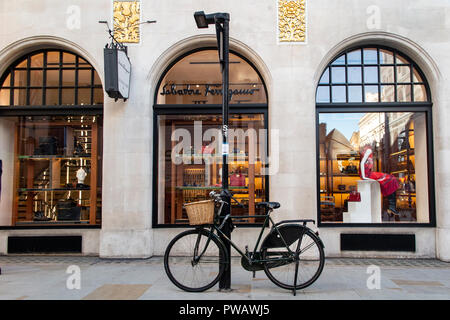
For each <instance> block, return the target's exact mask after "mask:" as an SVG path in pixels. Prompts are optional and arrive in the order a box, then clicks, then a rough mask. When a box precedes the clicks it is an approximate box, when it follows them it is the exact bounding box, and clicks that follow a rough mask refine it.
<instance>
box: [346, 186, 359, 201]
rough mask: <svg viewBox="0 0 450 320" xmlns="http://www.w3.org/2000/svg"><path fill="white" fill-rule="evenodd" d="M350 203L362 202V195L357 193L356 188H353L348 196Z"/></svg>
mask: <svg viewBox="0 0 450 320" xmlns="http://www.w3.org/2000/svg"><path fill="white" fill-rule="evenodd" d="M348 201H349V202H360V201H361V194H360V193H359V192H358V191H356V187H354V186H351V187H350V195H349V196H348Z"/></svg>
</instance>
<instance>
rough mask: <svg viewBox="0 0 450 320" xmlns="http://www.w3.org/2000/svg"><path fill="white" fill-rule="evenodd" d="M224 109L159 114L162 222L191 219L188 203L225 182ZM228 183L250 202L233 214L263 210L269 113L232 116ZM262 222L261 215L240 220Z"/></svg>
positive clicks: (235, 194) (243, 198)
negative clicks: (194, 113) (221, 113)
mask: <svg viewBox="0 0 450 320" xmlns="http://www.w3.org/2000/svg"><path fill="white" fill-rule="evenodd" d="M221 123H222V119H221V116H219V115H197V116H192V115H184V116H183V115H172V116H169V115H164V116H159V119H158V125H159V150H160V152H159V161H158V164H159V170H158V181H159V184H158V187H159V189H158V192H159V193H158V199H159V204H160V205H159V222H160V223H166V224H167V223H170V224H183V223H187V222H188V220H187V215H186V212H185V209H184V207H183V204H185V203H190V202H194V201H200V200H206V199H208V194H209V192H210V191H212V190H220V189H221V188H222V165H223V163H222V160H223V159H222V153H221V150H220V148H219V146H221V145H222V144H221V142H220V140H221V133H220V130H219V129H218V127H219V126H220V124H221ZM229 134H230V136H229V137H230V141H229V145H230V154H229V181H228V183H229V189H230V190H231V191H232V192H233V194H234V197H235V198H237V199H238V200H239V201H240V202H241V203H243V204H244V205H245V207H246V208H245V209H244V208H240V207H238V206H235V205H233V208H232V213H233V214H234V215H247V214H249V215H255V214H263V211H261V209H258V208H256V207H255V204H256V203H258V202H261V201H265V199H266V177H265V175H264V174H263V170H264V158H265V148H266V143H265V135H266V132H265V131H264V116H263V115H261V114H239V115H233V114H232V115H231V116H230V127H229ZM236 222H241V223H249V222H250V223H251V222H258V220H257V218H251V219H244V220H242V221H236Z"/></svg>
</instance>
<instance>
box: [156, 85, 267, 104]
mask: <svg viewBox="0 0 450 320" xmlns="http://www.w3.org/2000/svg"><path fill="white" fill-rule="evenodd" d="M233 86H237V85H230V87H233ZM241 86H242V87H240V88H231V89H229V90H228V92H229V94H230V100H231V99H232V98H233V96H252V95H254V94H255V93H256V92H258V91H259V90H260V89H259V88H256V84H243V85H241ZM243 86H247V87H243ZM159 94H160V95H162V96H198V97H208V96H221V95H222V94H223V90H222V84H201V85H198V84H197V85H191V84H182V85H180V84H166V85H164V86H163V87H162V91H161V92H160V93H159Z"/></svg>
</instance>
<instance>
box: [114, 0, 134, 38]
mask: <svg viewBox="0 0 450 320" xmlns="http://www.w3.org/2000/svg"><path fill="white" fill-rule="evenodd" d="M113 15H114V30H113V31H114V38H116V40H117V41H118V42H123V43H138V42H139V38H140V34H139V22H140V16H141V8H140V2H139V1H114V11H113Z"/></svg>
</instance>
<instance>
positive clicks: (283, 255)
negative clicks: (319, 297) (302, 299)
mask: <svg viewBox="0 0 450 320" xmlns="http://www.w3.org/2000/svg"><path fill="white" fill-rule="evenodd" d="M298 241H299V240H296V241H295V242H294V243H293V244H291V245H290V246H289V249H290V250H291V251H292V252H294V253H295V254H296V255H295V256H292V255H291V254H290V253H289V251H288V250H287V248H285V247H284V248H283V247H282V248H264V249H263V250H262V256H263V259H264V260H266V259H268V260H270V262H267V263H265V265H264V272H265V273H266V275H267V277H268V278H269V279H270V280H271V281H272V282H273V283H275V284H276V285H277V286H279V287H281V288H284V289H289V290H293V289H294V287H295V289H296V290H298V289H303V288H306V287H308V286H309V285H311V284H312V283H313V282H314V281H316V280H317V278H319V276H320V274H321V273H322V270H323V267H324V264H325V254H324V251H323V247H322V244H321V242H320V240H319V238H318V237H317V236H316V235H315V234H314V233H313V232H312V231H311V230H306V231H305V233H304V234H303V237H302V239H301V246H300V250H299V251H297V252H296V250H297V245H298ZM295 278H297V279H296V280H295Z"/></svg>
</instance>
